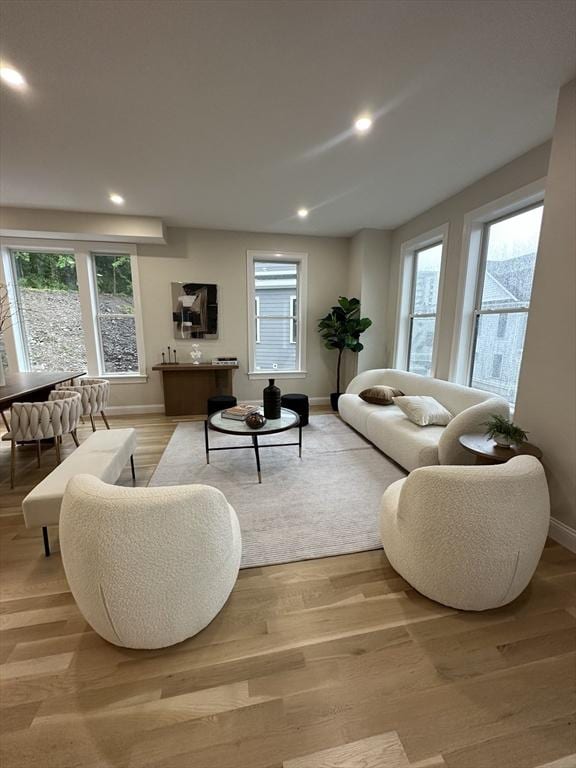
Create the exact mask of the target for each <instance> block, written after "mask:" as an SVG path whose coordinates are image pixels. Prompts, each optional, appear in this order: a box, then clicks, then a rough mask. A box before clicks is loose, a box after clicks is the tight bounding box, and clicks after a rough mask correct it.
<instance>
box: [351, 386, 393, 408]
mask: <svg viewBox="0 0 576 768" xmlns="http://www.w3.org/2000/svg"><path fill="white" fill-rule="evenodd" d="M403 394H404V392H402V390H401V389H396V387H387V386H385V385H384V384H377V385H376V386H374V387H368V389H363V390H362V392H360V394H359V395H358V397H359V398H360V399H361V400H364V402H365V403H372V405H392V403H393V402H394V400H393V398H395V397H400V396H401V395H403Z"/></svg>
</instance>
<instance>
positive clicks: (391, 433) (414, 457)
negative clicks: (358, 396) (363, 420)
mask: <svg viewBox="0 0 576 768" xmlns="http://www.w3.org/2000/svg"><path fill="white" fill-rule="evenodd" d="M373 407H374V408H376V409H377V410H376V411H373V412H372V413H371V414H370V415H369V416H368V418H367V430H366V433H365V434H366V436H367V437H368V439H369V440H371V441H372V442H373V443H374V445H375V446H376V447H377V448H379V449H380V450H381V451H382V452H383V453H385V454H386V455H387V456H390V458H392V459H394V461H396V462H397V463H398V464H400V465H401V466H402V467H404V469H407V470H408V471H409V472H411V471H412V470H413V469H416V468H417V467H426V466H430V465H433V464H438V463H439V461H438V441H439V440H440V437H441V435H442V433H443V431H444V429H445V427H436V426H430V427H427V428H426V429H422V427H418V426H416V424H413V423H412V422H411V421H409V420H408V419H407V418H406V416H405V415H404V414H403V413H402V411H401V410H400V408H398V406H397V405H392V406H390V407H389V408H378V406H373Z"/></svg>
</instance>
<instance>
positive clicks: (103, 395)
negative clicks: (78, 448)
mask: <svg viewBox="0 0 576 768" xmlns="http://www.w3.org/2000/svg"><path fill="white" fill-rule="evenodd" d="M58 391H60V392H62V391H67V392H76V393H77V394H79V395H80V398H81V401H82V408H81V416H89V417H90V423H91V424H92V431H93V432H96V424H95V423H94V416H95V415H96V414H98V413H99V414H100V415H101V416H102V421H103V422H104V424H105V425H106V429H110V424H109V423H108V419H107V417H106V412H105V408H107V406H108V399H109V397H110V382H109V381H107V380H106V379H93V378H92V379H91V378H86V379H78V383H77V384H61V385H60V386H59V387H58Z"/></svg>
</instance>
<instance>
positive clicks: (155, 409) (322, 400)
mask: <svg viewBox="0 0 576 768" xmlns="http://www.w3.org/2000/svg"><path fill="white" fill-rule="evenodd" d="M242 402H243V403H248V404H249V405H262V400H242ZM309 402H310V405H330V398H329V397H310V398H309ZM106 413H109V414H110V416H130V415H131V414H137V413H164V405H163V404H162V403H158V404H156V405H109V406H108V407H107V408H106ZM175 418H176V417H175Z"/></svg>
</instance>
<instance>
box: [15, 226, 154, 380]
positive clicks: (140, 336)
mask: <svg viewBox="0 0 576 768" xmlns="http://www.w3.org/2000/svg"><path fill="white" fill-rule="evenodd" d="M0 248H1V259H0V279H1V280H2V281H3V282H4V283H5V284H6V286H7V288H8V296H9V299H10V305H11V306H12V307H14V310H15V311H14V321H13V323H12V326H11V327H10V328H9V329H8V330H7V331H6V332H5V334H4V335H5V345H6V354H7V357H8V364H9V366H10V368H11V369H12V370H14V371H19V372H28V371H30V361H29V359H28V350H27V347H26V337H25V331H24V328H23V325H22V318H21V312H20V302H19V298H18V297H19V293H18V291H19V287H18V280H17V277H16V271H15V265H14V261H13V254H12V252H13V251H39V252H42V253H70V254H71V255H73V256H74V259H75V262H76V281H77V284H78V295H79V300H80V311H81V318H82V328H83V332H84V344H85V347H86V358H87V373H88V375H89V376H98V377H100V378H104V379H107V380H109V381H111V382H114V383H125V384H132V383H138V382H142V381H146V380H147V378H148V377H147V373H146V359H145V346H144V329H143V323H142V304H141V296H140V277H139V272H138V258H137V247H136V245H134V244H132V243H99V242H86V241H73V240H56V239H54V240H52V239H50V240H41V239H38V238H17V239H13V238H5V237H2V238H0ZM93 254H106V255H108V254H109V255H111V256H112V255H129V256H130V267H131V273H132V291H133V297H134V322H135V328H136V349H137V353H138V371H137V372H136V371H127V372H125V373H105V372H104V363H103V358H102V353H101V339H100V331H99V327H98V322H97V286H96V283H95V274H94V270H93V258H92V255H93Z"/></svg>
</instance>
